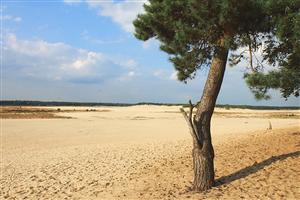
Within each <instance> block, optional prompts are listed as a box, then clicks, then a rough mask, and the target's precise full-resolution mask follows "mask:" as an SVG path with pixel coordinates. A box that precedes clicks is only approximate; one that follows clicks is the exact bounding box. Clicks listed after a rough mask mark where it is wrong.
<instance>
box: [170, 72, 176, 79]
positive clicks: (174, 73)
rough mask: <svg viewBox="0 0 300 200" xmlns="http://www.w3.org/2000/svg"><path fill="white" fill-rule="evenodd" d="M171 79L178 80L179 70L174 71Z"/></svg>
mask: <svg viewBox="0 0 300 200" xmlns="http://www.w3.org/2000/svg"><path fill="white" fill-rule="evenodd" d="M169 78H170V79H171V80H178V78H177V72H173V73H172V74H171V75H170V77H169Z"/></svg>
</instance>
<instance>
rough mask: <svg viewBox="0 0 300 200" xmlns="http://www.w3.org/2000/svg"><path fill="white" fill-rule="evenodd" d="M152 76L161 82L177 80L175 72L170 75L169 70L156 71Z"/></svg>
mask: <svg viewBox="0 0 300 200" xmlns="http://www.w3.org/2000/svg"><path fill="white" fill-rule="evenodd" d="M152 75H153V76H155V77H156V78H159V79H162V80H177V72H175V71H174V72H172V73H171V74H170V71H169V70H164V69H158V70H155V71H153V73H152Z"/></svg>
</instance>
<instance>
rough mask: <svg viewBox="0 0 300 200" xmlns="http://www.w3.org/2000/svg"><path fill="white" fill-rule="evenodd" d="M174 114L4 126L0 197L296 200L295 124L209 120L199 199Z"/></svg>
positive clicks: (148, 109) (79, 115) (134, 110)
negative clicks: (204, 183) (208, 170)
mask: <svg viewBox="0 0 300 200" xmlns="http://www.w3.org/2000/svg"><path fill="white" fill-rule="evenodd" d="M101 109H107V108H105V107H103V108H101ZM177 110H178V107H164V106H163V107H161V106H137V107H120V108H117V107H112V108H111V109H110V112H65V113H59V115H65V116H67V117H72V119H30V120H24V119H5V120H2V133H1V142H2V146H1V155H2V159H1V182H0V183H1V191H0V198H4V199H26V198H27V199H203V198H206V199H299V198H300V194H299V181H300V171H299V168H300V166H299V163H300V162H299V161H300V160H299V151H300V125H299V120H298V119H295V118H291V119H290V118H284V119H283V118H263V117H261V118H251V117H249V118H234V117H229V118H228V117H226V116H218V115H215V116H214V117H213V120H212V137H213V143H214V145H215V152H216V157H215V169H216V180H217V186H216V187H214V188H213V189H212V190H210V191H209V192H206V193H201V194H197V193H193V192H191V191H190V190H189V187H190V186H191V181H192V178H193V177H192V175H193V174H192V158H191V148H192V147H191V138H190V135H189V132H188V129H187V126H186V124H185V121H184V119H183V118H182V116H181V114H180V113H176V112H175V111H177ZM226 112H227V111H226ZM251 112H252V111H251ZM272 112H273V111H272ZM295 112H298V111H295ZM269 121H271V122H272V125H273V130H267V128H268V122H269Z"/></svg>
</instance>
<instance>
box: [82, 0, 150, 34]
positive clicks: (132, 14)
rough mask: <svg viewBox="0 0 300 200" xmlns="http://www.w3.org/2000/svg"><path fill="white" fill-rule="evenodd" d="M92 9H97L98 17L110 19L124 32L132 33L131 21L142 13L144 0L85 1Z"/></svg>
mask: <svg viewBox="0 0 300 200" xmlns="http://www.w3.org/2000/svg"><path fill="white" fill-rule="evenodd" d="M86 2H87V3H88V5H89V6H90V7H92V8H95V9H98V15H100V16H104V17H110V18H111V19H112V20H113V21H114V22H116V23H117V24H119V25H121V27H122V29H123V30H125V31H126V32H133V31H134V28H133V25H132V22H133V20H134V19H135V18H136V16H137V15H138V13H142V12H143V4H144V3H146V2H147V1H146V0H140V1H130V0H124V1H121V2H114V1H113V0H110V1H94V0H86Z"/></svg>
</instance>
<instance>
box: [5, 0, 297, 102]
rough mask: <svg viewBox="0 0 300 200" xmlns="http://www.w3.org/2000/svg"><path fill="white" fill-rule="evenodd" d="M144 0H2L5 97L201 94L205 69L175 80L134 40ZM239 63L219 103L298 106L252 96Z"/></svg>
mask: <svg viewBox="0 0 300 200" xmlns="http://www.w3.org/2000/svg"><path fill="white" fill-rule="evenodd" d="M143 3H144V2H143V1H142V0H141V1H138V0H136V1H132V0H124V1H110V0H105V1H100V0H99V1H95V0H93V1H92V0H90V1H89V0H82V1H74V0H64V1H63V0H61V1H59V0H57V1H55V0H53V1H50V0H48V1H33V0H31V1H26V0H24V1H6V0H4V1H1V4H2V5H1V52H2V59H1V61H2V63H1V70H2V74H1V75H2V77H1V80H2V85H1V86H2V88H1V89H2V90H1V92H2V95H1V98H2V99H5V100H47V101H48V100H55V101H79V102H124V103H135V102H164V103H183V102H187V101H188V99H192V100H194V101H196V100H198V99H199V98H200V96H201V93H202V89H203V86H204V81H205V78H206V75H207V73H208V69H203V70H202V71H199V72H198V75H197V78H196V79H194V80H192V81H189V82H188V83H187V84H184V83H181V82H179V81H177V80H176V72H175V71H174V69H173V66H172V64H171V63H170V62H169V61H168V55H167V54H166V53H164V52H162V51H160V50H159V43H158V42H157V41H155V40H150V41H147V42H142V41H139V40H137V39H135V38H134V36H133V30H134V29H133V26H132V21H133V19H134V18H135V17H136V15H137V13H141V12H143V7H142V5H143ZM244 72H245V64H241V65H239V66H236V67H234V68H230V67H228V68H227V71H226V74H225V78H224V83H223V86H222V89H221V93H220V95H219V98H218V103H219V104H249V105H278V106H280V105H282V106H299V99H296V98H290V99H289V100H288V101H286V100H285V99H283V98H281V97H280V95H279V93H278V92H276V91H272V99H271V100H269V101H256V100H255V99H254V97H253V95H252V94H251V92H250V91H249V89H248V88H247V86H246V84H245V83H244V80H243V78H242V77H243V73H244Z"/></svg>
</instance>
